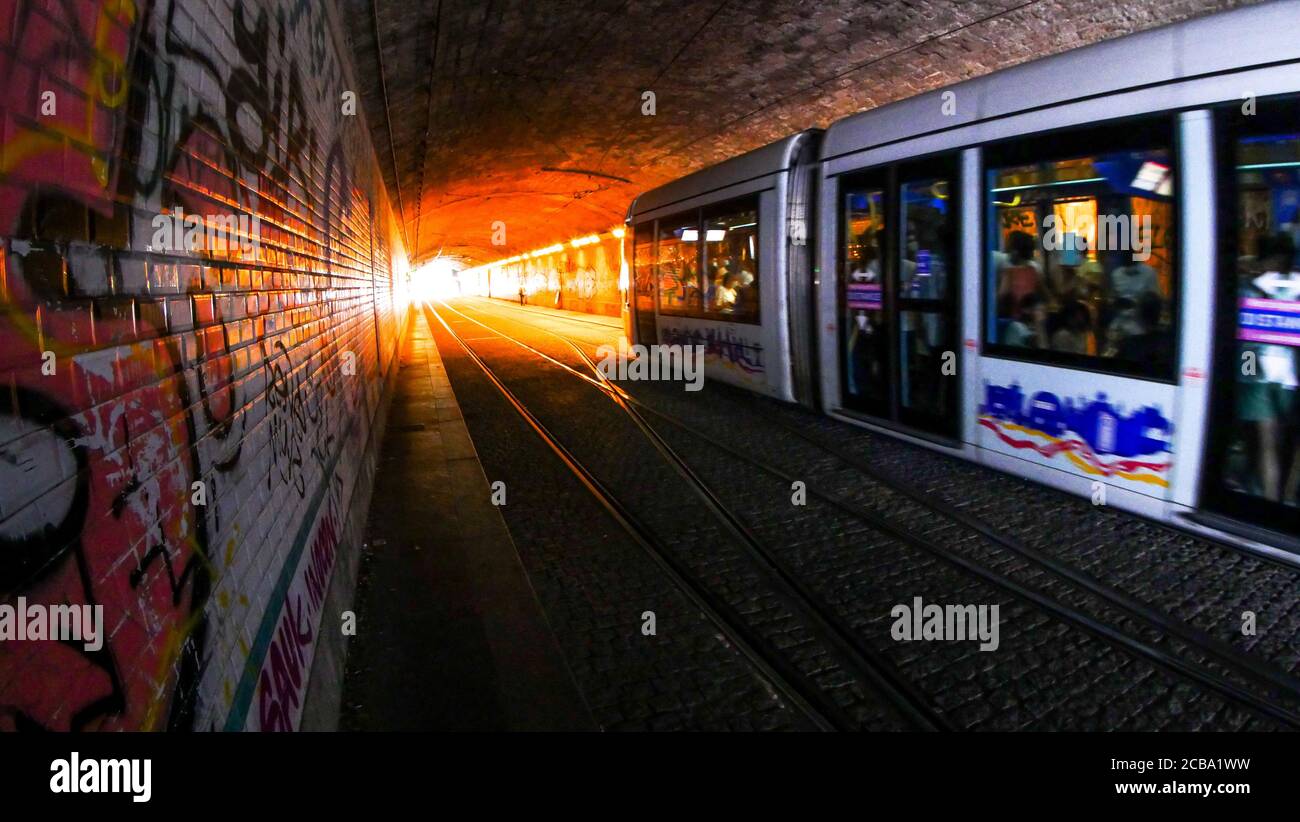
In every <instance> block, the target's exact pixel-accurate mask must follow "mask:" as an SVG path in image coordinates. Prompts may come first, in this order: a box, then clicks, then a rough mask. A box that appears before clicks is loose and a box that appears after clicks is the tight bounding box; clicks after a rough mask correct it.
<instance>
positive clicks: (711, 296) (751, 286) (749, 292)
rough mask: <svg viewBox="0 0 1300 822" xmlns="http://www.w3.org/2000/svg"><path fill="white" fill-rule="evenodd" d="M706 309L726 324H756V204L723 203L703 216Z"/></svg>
mask: <svg viewBox="0 0 1300 822" xmlns="http://www.w3.org/2000/svg"><path fill="white" fill-rule="evenodd" d="M704 232H705V234H704V240H705V242H704V274H705V276H704V287H705V307H706V309H705V310H706V312H707V313H708V314H709V315H710V316H713V315H716V316H718V317H719V318H720V319H725V320H727V321H729V322H739V323H757V322H758V321H759V302H758V294H759V292H758V284H759V271H758V203H757V202H756V200H755V198H747V199H745V200H743V201H737V202H731V203H724V204H722V205H719V206H714V207H712V208H709V209H705V212H704Z"/></svg>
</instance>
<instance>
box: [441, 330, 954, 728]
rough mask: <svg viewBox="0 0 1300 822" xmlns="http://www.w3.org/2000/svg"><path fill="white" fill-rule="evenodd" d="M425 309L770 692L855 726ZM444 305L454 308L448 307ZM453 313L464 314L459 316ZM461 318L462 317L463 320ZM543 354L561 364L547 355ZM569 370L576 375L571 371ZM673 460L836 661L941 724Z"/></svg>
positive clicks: (909, 712) (912, 719)
mask: <svg viewBox="0 0 1300 822" xmlns="http://www.w3.org/2000/svg"><path fill="white" fill-rule="evenodd" d="M444 305H445V304H444ZM428 310H429V311H430V316H431V320H436V321H437V322H438V323H439V324H440V325H441V326H442V327H443V328H444V329H445V330H446V331H447V333H448V334H449V335H451V336H452V337H453V338H454V339H455V340H456V341H457V343H458V344H459V345H460V346H461V348H462V350H464V352H465V354H466V355H467V356H468V357H469V359H470V360H471V361H472V362H474V364H475V365H476V366H478V368H479V369H480V370H481V371H482V372H483V374H484V376H485V377H486V378H487V379H488V380H489V381H490V382H491V383H492V384H493V386H494V387H496V389H497V390H498V391H499V392H500V393H501V394H502V395H503V396H504V397H505V399H506V400H507V401H508V402H509V403H510V405H511V406H512V407H513V408H514V410H515V411H516V412H517V413H518V414H519V415H520V416H521V417H523V419H524V420H525V421H526V422H527V424H528V425H529V427H530V428H531V429H532V430H533V432H534V433H535V434H536V435H537V436H538V437H540V438H541V439H542V440H543V442H545V444H546V445H547V446H548V447H549V448H550V449H551V451H552V452H553V453H555V454H556V456H557V457H558V458H559V459H560V460H561V461H562V462H563V463H564V465H565V466H566V467H567V468H568V469H569V471H570V472H572V473H573V474H574V476H575V477H577V479H578V480H579V481H580V482H581V483H582V485H583V486H584V487H585V488H586V489H587V490H588V491H589V492H590V493H591V494H592V496H593V497H594V498H595V499H596V500H597V502H599V503H600V505H601V506H602V507H603V508H605V510H606V511H607V512H608V513H609V514H610V515H611V516H612V517H613V518H614V520H615V521H616V522H617V523H618V524H619V526H620V527H622V528H623V530H624V531H626V532H627V534H628V535H629V536H630V537H631V538H632V539H633V541H634V542H636V543H637V544H638V545H639V546H640V547H641V548H642V549H643V550H645V551H646V553H647V554H649V555H650V557H651V558H652V559H653V560H654V561H655V562H656V563H657V564H658V565H659V566H660V567H661V568H662V569H663V570H664V572H665V573H666V574H667V575H668V576H669V578H670V579H671V580H672V581H673V583H674V584H675V585H676V586H677V587H678V588H679V589H680V590H681V591H682V592H683V593H684V594H686V596H687V597H688V598H689V599H690V600H691V601H692V602H693V603H694V604H695V605H696V606H697V607H698V608H700V610H701V611H702V612H703V613H704V614H705V615H706V617H707V618H708V619H710V620H711V621H712V622H713V623H714V624H715V625H716V626H717V627H718V628H719V630H720V631H721V632H722V633H723V634H724V635H725V636H726V637H727V639H728V641H730V642H731V643H732V644H733V645H734V646H735V647H737V648H738V649H739V650H740V651H741V653H742V654H744V655H745V656H746V657H747V658H748V659H749V660H750V661H751V662H752V663H753V664H754V665H755V666H756V668H757V669H758V671H759V672H760V674H761V675H762V676H763V677H764V678H765V679H766V680H767V681H768V682H769V683H770V684H771V685H772V686H773V687H774V688H775V689H776V690H778V691H779V692H780V693H782V694H783V695H784V696H785V697H786V698H787V699H789V700H790V701H791V703H792V704H793V705H795V706H797V707H798V708H799V709H800V710H801V711H803V712H804V713H805V714H806V715H807V716H808V717H809V719H810V720H812V721H813V722H814V724H815V725H816V726H817V727H819V728H822V729H825V730H847V729H853V728H856V727H857V723H856V722H855V721H854V720H853V719H852V718H851V717H849V716H848V715H847V714H846V713H845V712H844V710H843V709H842V707H841V706H840V705H838V704H837V703H836V701H835V700H834V699H833V698H832V696H831V695H830V694H828V693H826V692H824V691H823V690H822V689H820V688H819V687H817V686H816V685H815V684H814V683H812V682H811V680H810V679H809V678H808V677H807V676H805V675H804V674H803V673H801V672H800V671H798V670H797V669H796V668H795V667H794V666H793V665H792V664H791V663H790V662H789V660H787V659H786V658H784V656H783V655H782V654H780V653H779V652H778V650H777V649H774V648H772V647H770V645H769V643H767V641H766V640H764V639H763V638H762V637H761V636H759V635H758V634H757V633H756V632H755V631H754V630H753V628H752V627H751V626H750V624H749V623H748V621H747V620H746V619H745V618H744V616H743V615H742V614H740V613H739V612H738V611H737V610H736V609H735V607H734V606H732V605H731V604H730V603H728V602H727V601H726V600H725V599H724V598H722V597H720V596H718V595H717V594H716V593H715V592H714V591H712V590H711V589H710V587H709V586H708V585H707V584H705V583H704V582H703V581H702V580H700V579H698V578H697V577H696V576H695V575H694V574H693V573H692V572H691V570H690V568H689V567H688V566H687V565H686V564H685V563H683V562H682V561H681V560H680V559H679V558H678V557H677V556H676V554H675V552H674V551H673V550H672V549H671V548H670V547H669V546H667V545H666V544H664V541H663V540H662V539H661V538H660V537H659V536H658V535H657V534H656V533H655V532H654V530H653V529H651V528H649V527H648V526H647V525H646V524H645V523H644V522H642V521H641V520H640V519H638V517H637V516H636V515H635V514H634V513H633V512H632V511H631V510H630V509H629V507H628V506H627V505H626V504H625V503H624V502H623V501H622V500H621V499H620V498H619V497H618V495H617V494H615V493H614V492H613V491H612V490H611V489H609V488H608V487H606V486H605V484H603V483H602V482H601V481H600V479H599V478H598V477H596V475H595V474H594V473H593V472H592V471H591V470H590V469H589V468H588V467H587V466H586V465H584V464H583V463H582V461H580V460H579V459H578V458H577V457H576V456H575V455H574V454H573V453H572V451H571V450H570V449H569V448H567V447H566V446H565V445H564V444H563V443H562V442H560V440H559V439H558V438H557V437H556V436H555V435H554V434H553V433H552V432H551V431H550V430H549V429H548V428H547V427H546V426H545V424H544V423H542V421H541V420H540V419H538V418H537V416H536V415H535V414H533V412H532V411H531V410H529V409H528V407H527V406H526V405H525V404H524V403H523V402H522V401H521V400H520V399H519V398H518V396H516V394H515V393H514V392H513V391H512V390H511V389H510V388H509V386H507V385H506V384H505V382H504V381H503V380H502V379H501V377H500V376H499V375H498V374H497V373H496V371H495V370H494V369H493V368H492V366H491V365H490V364H488V363H487V362H486V361H485V360H484V359H483V358H482V357H481V356H480V355H479V354H478V352H476V351H475V350H474V348H473V347H472V345H471V344H470V341H469V340H467V339H465V337H464V336H463V335H461V334H459V333H457V332H456V330H455V329H453V328H452V327H451V325H450V324H449V323H447V322H446V321H445V320H444V319H443V317H442V316H441V315H440V314H439V312H438V311H437V310H436V309H432V308H430V309H428ZM450 310H452V311H455V310H456V309H450ZM456 313H461V312H456ZM461 316H465V315H464V314H461ZM466 319H470V318H468V317H466ZM503 336H504V335H503ZM546 359H547V360H548V361H551V362H553V363H555V364H557V365H561V367H565V366H563V365H562V364H560V363H558V361H555V360H553V359H551V358H549V357H547V358H546ZM566 368H567V367H566ZM569 370H572V369H569ZM575 373H577V372H576V371H575ZM592 382H593V384H594V385H596V386H597V387H601V383H600V382H599V381H596V380H592ZM622 407H623V408H624V409H625V410H628V412H629V413H630V414H633V415H635V414H636V412H634V411H631V410H630V409H629V407H628V406H622ZM638 418H639V416H638ZM641 422H642V423H644V420H641ZM643 433H645V434H646V436H647V439H648V441H650V442H651V443H652V444H655V445H656V448H666V445H664V444H662V443H656V442H655V439H654V435H653V434H652V433H651V432H650V431H649V430H647V429H643ZM661 453H663V454H664V456H665V458H666V459H673V455H672V454H671V452H670V450H669V451H667V452H665V451H661ZM674 464H675V465H676V466H677V467H678V468H681V469H683V476H685V477H688V478H690V479H689V481H690V482H692V483H694V485H693V487H694V488H696V489H697V490H698V491H699V493H701V495H702V496H703V497H705V498H706V499H708V500H709V502H710V507H711V508H712V509H713V510H714V511H715V514H716V515H717V516H718V518H719V520H720V521H721V522H722V523H723V525H724V527H725V528H726V529H727V530H728V531H729V532H731V533H732V534H733V535H734V536H736V537H737V538H738V539H740V540H741V541H742V542H743V544H745V545H746V546H747V547H748V548H749V549H750V550H751V551H753V552H754V554H753V555H754V557H755V558H756V559H758V560H760V561H761V562H762V563H763V564H764V565H765V566H766V568H765V571H766V572H767V573H768V574H769V575H772V574H775V578H777V579H781V580H782V582H781V583H780V584H782V585H783V586H784V587H785V593H786V595H787V596H788V597H790V598H791V599H793V600H795V601H803V602H804V603H805V604H806V605H807V607H808V609H809V610H808V611H807V612H805V616H807V617H809V618H810V621H811V622H813V623H814V624H815V625H816V627H817V628H818V629H819V630H820V631H821V632H822V634H823V635H824V636H826V635H829V636H831V637H833V640H832V644H834V645H835V646H836V647H837V650H838V651H839V652H840V655H841V658H842V659H846V660H847V662H848V664H849V665H850V666H852V667H853V668H854V669H855V672H856V673H857V674H858V675H859V676H860V677H861V678H862V679H863V680H864V681H867V682H870V683H871V684H872V685H874V686H875V687H876V688H877V692H878V693H880V694H881V695H883V696H884V697H885V698H887V699H888V700H889V701H890V702H891V704H893V705H894V706H895V708H897V710H898V711H899V713H900V714H902V715H903V716H904V717H906V718H907V720H908V722H909V723H910V724H911V726H912V727H914V728H916V729H919V730H940V729H947V725H946V723H945V722H944V720H943V719H942V718H941V717H940V716H939V715H938V714H937V713H935V712H934V710H933V708H931V707H930V706H929V705H928V704H926V703H925V702H924V700H923V699H922V698H921V697H920V696H919V694H916V693H915V692H914V691H912V689H910V688H909V686H908V684H907V683H906V681H905V680H903V679H902V678H901V677H899V675H898V674H897V672H896V671H892V670H891V669H890V666H889V665H888V663H885V662H884V661H883V660H880V659H879V657H878V655H876V654H875V653H874V652H872V651H870V649H865V648H858V647H856V646H857V642H856V640H855V639H853V638H852V631H851V629H848V628H847V626H844V625H842V624H838V623H837V622H835V621H834V620H833V618H832V619H827V618H826V617H825V615H824V614H822V613H819V612H818V609H817V606H816V604H815V603H811V602H808V600H807V599H806V596H805V593H806V592H804V591H801V590H800V589H799V587H798V586H797V584H794V582H793V581H792V580H790V579H789V578H788V575H787V574H784V573H783V572H782V570H781V569H779V568H777V567H774V566H773V564H772V563H771V561H770V556H769V555H768V553H767V552H766V551H765V549H764V548H763V547H762V546H761V544H758V543H757V541H756V540H755V539H754V538H753V536H752V534H749V533H748V531H747V530H746V529H745V528H744V526H743V525H742V524H740V522H739V520H738V519H737V518H736V517H735V516H734V514H731V512H730V511H728V510H727V509H726V508H725V506H722V504H721V503H720V502H718V501H717V500H716V497H713V495H712V492H711V491H709V490H708V489H707V488H706V487H704V486H703V484H702V482H701V481H700V480H699V479H698V477H694V476H693V473H692V472H690V469H689V468H688V467H686V466H685V464H684V462H681V461H680V458H679V457H678V458H677V459H676V460H675V461H674Z"/></svg>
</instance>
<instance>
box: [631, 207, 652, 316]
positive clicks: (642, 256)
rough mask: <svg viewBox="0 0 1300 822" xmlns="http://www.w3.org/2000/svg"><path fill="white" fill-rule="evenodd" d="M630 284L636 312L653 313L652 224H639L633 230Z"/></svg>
mask: <svg viewBox="0 0 1300 822" xmlns="http://www.w3.org/2000/svg"><path fill="white" fill-rule="evenodd" d="M632 237H633V241H632V284H633V294H635V296H636V309H637V311H645V312H650V313H651V314H653V313H654V310H655V307H654V303H653V302H652V299H653V297H654V276H655V274H654V247H655V237H654V222H653V221H651V222H648V223H641V224H640V225H638V226H636V228H635V229H634V230H633V234H632Z"/></svg>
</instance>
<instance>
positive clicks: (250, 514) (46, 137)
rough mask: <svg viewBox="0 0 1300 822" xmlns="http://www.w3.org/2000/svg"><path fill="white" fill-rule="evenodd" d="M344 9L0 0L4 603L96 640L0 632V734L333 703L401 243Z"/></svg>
mask: <svg viewBox="0 0 1300 822" xmlns="http://www.w3.org/2000/svg"><path fill="white" fill-rule="evenodd" d="M332 7H333V4H329V3H320V2H316V0H155V1H154V2H150V1H149V0H78V2H73V0H67V2H63V0H0V129H2V130H0V603H5V604H10V605H15V606H16V605H17V604H18V602H19V600H20V599H21V600H22V601H24V602H25V603H27V604H28V605H29V606H30V605H31V604H37V605H41V604H44V605H50V604H56V603H59V604H65V603H73V604H82V603H85V604H92V605H101V606H102V607H103V614H104V631H105V635H106V640H105V643H104V646H103V648H102V650H100V651H87V650H85V649H83V648H82V647H81V646H80V645H69V644H59V643H55V642H48V641H46V642H40V641H25V642H22V641H0V728H6V729H13V728H20V729H21V728H31V727H40V728H51V729H104V730H110V729H162V728H175V729H179V728H196V729H208V728H229V729H239V728H245V727H247V728H293V727H298V726H299V725H300V724H301V723H302V722H303V720H302V716H303V708H304V700H305V699H306V695H307V694H308V692H309V691H310V693H311V694H312V698H313V700H315V701H316V702H317V703H318V704H317V705H316V706H315V707H314V708H311V709H310V710H309V713H310V714H311V715H313V716H321V717H328V715H329V713H330V710H329V705H330V703H331V701H335V702H336V701H337V698H338V694H337V686H336V685H334V686H332V685H331V683H329V682H322V681H321V680H322V678H323V677H324V678H328V677H329V676H332V675H333V671H334V670H335V669H336V668H337V666H338V663H337V660H338V659H339V658H340V657H341V645H342V643H343V639H342V636H341V630H340V619H341V615H340V613H339V611H341V610H342V609H343V608H345V607H347V604H348V602H349V601H350V591H351V580H352V579H353V577H354V575H355V568H356V560H357V557H358V552H359V548H360V543H359V532H360V528H361V526H362V522H363V520H364V515H365V509H366V503H367V500H368V496H369V492H370V488H371V484H372V481H373V476H374V471H375V453H376V444H377V441H378V439H379V437H380V436H382V431H381V430H379V429H380V428H381V427H382V420H383V410H384V407H385V402H386V400H387V397H388V394H389V392H388V385H389V383H390V380H391V377H392V375H393V373H394V371H395V357H396V352H397V342H398V339H399V335H400V334H401V332H402V325H403V323H404V318H405V317H406V309H405V297H404V288H403V286H404V279H405V272H406V259H405V253H404V251H403V243H402V240H401V238H400V234H399V231H398V228H397V224H396V222H395V221H394V219H393V216H392V213H391V209H390V204H389V200H388V197H387V195H386V193H385V190H384V185H383V182H382V176H381V174H380V173H379V171H378V169H377V167H376V162H375V153H374V150H373V147H372V146H371V144H370V138H369V136H368V134H369V132H368V130H367V128H366V125H365V123H364V122H363V118H362V115H361V113H360V105H359V103H358V106H357V109H356V113H355V114H352V113H351V111H350V109H349V108H348V100H347V99H345V96H344V93H345V92H346V91H349V90H350V89H355V88H356V85H355V83H354V70H353V67H352V65H351V58H350V56H349V55H350V51H349V49H348V48H347V47H346V45H345V44H346V41H345V40H344V39H343V36H342V34H341V27H340V21H338V20H335V19H333V17H332V15H333V12H331V11H330V10H329V9H331V8H332ZM47 92H52V93H47ZM51 104H52V105H51ZM181 214H185V215H192V217H197V218H199V219H201V220H202V221H203V225H202V226H198V225H196V224H195V223H194V221H193V220H191V222H190V223H188V224H186V223H184V222H183V221H181V220H180V219H179V218H180V215H181ZM159 215H171V216H175V217H177V218H178V219H177V222H174V223H165V222H160V221H159V220H158V217H159ZM241 215H242V216H244V217H245V218H251V217H253V216H256V217H257V220H256V221H252V220H251V219H246V220H245V221H244V223H243V224H242V226H240V227H239V228H238V229H235V228H231V226H236V225H239V224H238V222H237V221H234V220H230V221H228V220H226V219H225V218H229V217H239V216H241ZM167 226H172V227H173V228H174V227H175V226H180V229H176V230H167V228H166V227H167ZM214 226H215V227H216V228H215V229H214V228H213V227H214ZM160 229H162V230H160ZM190 229H194V230H193V231H191V230H190ZM199 229H201V230H199ZM182 231H184V234H182ZM177 235H182V236H181V237H180V239H181V240H182V242H181V243H180V245H179V246H178V245H177V244H176V242H175V240H176V239H177ZM184 235H189V236H184ZM186 240H191V241H193V245H187V243H186ZM322 660H328V663H326V662H323V661H322ZM316 668H323V669H324V671H325V673H324V674H323V675H322V674H320V673H318V674H317V675H316V676H315V677H314V678H313V675H312V671H313V669H316ZM309 686H310V688H309ZM321 705H324V706H325V707H324V708H321V707H320V706H321ZM327 721H328V720H327V719H325V720H320V722H327Z"/></svg>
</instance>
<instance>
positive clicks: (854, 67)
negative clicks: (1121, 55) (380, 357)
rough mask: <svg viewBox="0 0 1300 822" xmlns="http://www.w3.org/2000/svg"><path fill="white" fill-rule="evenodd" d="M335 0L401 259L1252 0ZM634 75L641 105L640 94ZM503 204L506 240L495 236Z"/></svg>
mask: <svg viewBox="0 0 1300 822" xmlns="http://www.w3.org/2000/svg"><path fill="white" fill-rule="evenodd" d="M341 2H342V5H343V10H344V20H345V21H346V23H345V25H346V29H347V31H348V34H349V36H350V37H351V39H352V43H353V47H354V48H355V50H356V57H357V65H358V71H359V75H360V81H361V86H362V88H361V89H360V94H361V98H362V100H363V104H364V106H365V109H366V113H367V119H368V122H369V124H370V129H371V134H372V138H373V142H374V145H375V150H376V151H377V152H378V154H379V162H380V166H381V167H382V168H383V169H384V176H385V179H386V182H387V185H388V189H389V194H390V196H391V199H392V200H393V207H394V210H395V211H396V212H398V217H399V219H400V220H401V221H402V223H403V228H404V232H405V235H406V238H407V246H408V249H413V251H412V253H411V257H412V259H413V260H415V261H417V262H418V261H423V260H425V259H428V258H431V257H433V256H434V255H436V254H438V253H440V252H441V253H442V254H443V255H444V256H447V255H450V256H455V257H459V258H461V259H463V260H465V261H467V262H474V263H481V262H489V261H491V260H495V259H500V258H502V257H506V256H511V255H514V254H517V253H519V252H522V251H527V250H530V249H533V248H537V247H540V246H544V245H549V244H551V243H554V242H559V241H564V240H568V239H571V238H573V237H576V236H580V235H583V234H587V233H591V232H593V231H602V230H607V229H609V228H611V227H613V226H615V225H617V224H619V223H621V222H622V219H623V215H624V214H625V212H626V210H627V206H628V203H629V202H630V201H631V200H632V198H633V197H634V196H635V195H636V194H637V193H638V192H640V191H643V190H645V189H648V188H652V187H654V186H656V185H659V184H660V183H663V182H665V181H668V180H671V179H673V178H676V177H679V176H681V175H682V174H685V173H687V172H690V171H693V170H695V169H697V168H700V167H702V166H705V165H708V164H711V163H714V162H717V161H719V160H722V159H724V158H727V157H730V156H733V155H736V154H740V153H742V152H744V151H747V150H749V149H751V148H754V147H756V146H760V145H763V144H765V143H767V142H770V141H772V140H775V139H777V138H779V137H782V136H784V135H786V134H789V133H791V132H793V131H797V130H798V129H801V128H805V127H808V126H814V125H815V126H826V125H828V124H829V123H831V122H833V121H834V120H836V119H839V118H840V117H843V116H845V115H847V114H851V113H853V112H856V111H861V110H863V109H868V108H873V107H875V106H878V105H882V104H884V103H888V102H891V101H893V100H897V99H900V98H903V97H908V96H911V95H913V94H916V93H918V92H921V91H926V90H929V89H933V88H936V87H939V86H943V85H947V84H949V83H952V82H955V81H958V80H963V79H966V78H969V77H973V76H976V75H980V74H984V73H986V72H989V71H992V70H994V69H998V68H1002V67H1005V66H1010V65H1014V64H1016V63H1020V62H1023V61H1025V60H1029V59H1032V58H1035V57H1040V56H1045V55H1048V54H1052V53H1056V52H1058V51H1064V50H1066V49H1069V48H1073V47H1076V46H1080V45H1084V44H1087V43H1091V42H1095V41H1098V40H1103V39H1107V38H1110V37H1114V36H1118V35H1121V34H1125V33H1128V32H1133V31H1138V30H1141V29H1146V28H1150V27H1152V26H1157V25H1161V24H1163V23H1169V22H1173V21H1176V20H1181V19H1185V18H1188V17H1195V16H1199V15H1202V14H1205V13H1208V12H1212V11H1215V10H1219V9H1226V8H1231V7H1235V6H1241V5H1248V4H1249V2H1248V0H980V2H969V1H968V0H965V1H964V0H888V1H883V0H882V2H862V0H725V1H724V0H695V1H694V2H688V1H685V0H677V1H674V0H472V1H471V0H341ZM1061 82H1063V83H1068V82H1069V78H1061ZM647 90H650V91H654V92H655V95H656V108H657V112H656V114H655V116H653V117H647V116H644V115H643V114H642V113H641V108H642V92H644V91H647ZM498 220H500V221H503V222H504V223H505V224H506V241H507V244H506V245H505V246H504V247H495V246H493V245H492V244H491V239H492V224H493V223H494V222H495V221H498Z"/></svg>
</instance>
